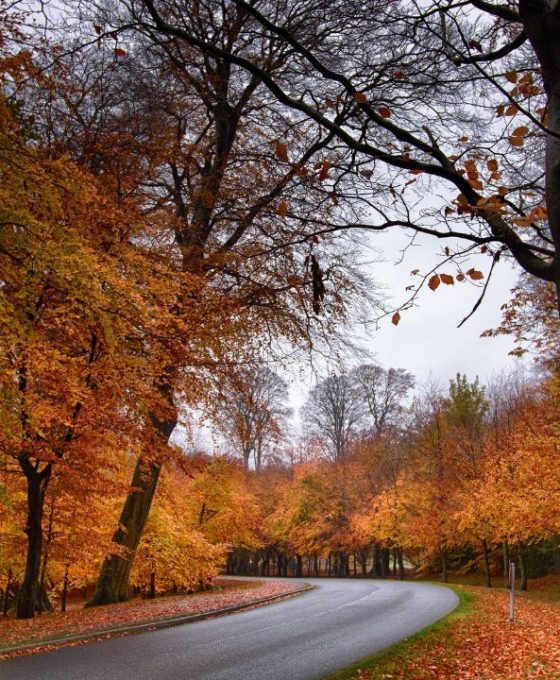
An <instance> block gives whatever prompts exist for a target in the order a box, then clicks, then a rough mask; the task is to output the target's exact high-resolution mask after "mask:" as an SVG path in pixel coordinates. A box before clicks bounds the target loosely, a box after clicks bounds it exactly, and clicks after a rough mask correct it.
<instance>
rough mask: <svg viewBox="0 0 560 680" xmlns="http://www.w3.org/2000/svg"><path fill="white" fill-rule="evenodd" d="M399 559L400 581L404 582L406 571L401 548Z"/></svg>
mask: <svg viewBox="0 0 560 680" xmlns="http://www.w3.org/2000/svg"><path fill="white" fill-rule="evenodd" d="M398 557H399V581H404V577H405V571H404V559H403V550H402V548H399V555H398Z"/></svg>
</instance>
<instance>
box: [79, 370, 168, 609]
mask: <svg viewBox="0 0 560 680" xmlns="http://www.w3.org/2000/svg"><path fill="white" fill-rule="evenodd" d="M159 392H160V394H161V395H162V397H163V398H164V401H165V404H166V407H167V413H166V415H165V417H163V418H162V417H160V415H159V414H155V413H150V420H151V423H152V425H153V427H154V431H155V434H156V439H157V444H159V445H160V446H162V445H166V444H167V442H168V440H169V437H171V433H172V432H173V430H174V429H175V425H176V424H177V409H176V407H175V405H174V403H173V391H172V387H171V384H170V382H169V381H167V382H164V383H162V384H161V385H160V387H159ZM160 472H161V465H160V463H159V462H157V461H156V460H148V459H147V458H139V459H138V462H137V463H136V468H135V469H134V474H133V476H132V483H131V491H130V492H129V494H128V496H127V498H126V501H125V504H124V507H123V509H122V512H121V516H120V518H119V525H118V529H117V530H116V531H115V533H114V534H113V543H114V544H115V551H114V552H112V553H111V554H109V555H108V556H107V557H106V558H105V561H104V563H103V565H102V567H101V572H100V574H99V578H98V580H97V583H96V585H95V592H94V594H93V597H92V599H91V600H90V601H89V602H88V603H87V606H88V607H94V606H98V605H103V604H112V603H115V602H122V601H124V600H127V599H128V595H129V577H130V570H131V568H132V563H133V561H134V556H135V554H136V548H137V547H138V544H139V543H140V539H141V538H142V534H143V532H144V527H145V525H146V521H147V520H148V515H149V513H150V508H151V506H152V501H153V498H154V495H155V492H156V488H157V483H158V479H159V475H160Z"/></svg>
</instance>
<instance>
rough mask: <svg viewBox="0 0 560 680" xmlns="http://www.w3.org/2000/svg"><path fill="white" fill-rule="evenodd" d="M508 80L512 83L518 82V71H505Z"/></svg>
mask: <svg viewBox="0 0 560 680" xmlns="http://www.w3.org/2000/svg"><path fill="white" fill-rule="evenodd" d="M504 75H505V78H506V80H508V81H509V82H510V83H516V82H517V71H507V72H506V73H504Z"/></svg>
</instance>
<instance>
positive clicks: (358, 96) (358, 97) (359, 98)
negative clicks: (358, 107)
mask: <svg viewBox="0 0 560 680" xmlns="http://www.w3.org/2000/svg"><path fill="white" fill-rule="evenodd" d="M352 96H353V97H354V101H356V102H358V104H365V103H366V102H367V95H366V93H365V92H354V94H353V95H352Z"/></svg>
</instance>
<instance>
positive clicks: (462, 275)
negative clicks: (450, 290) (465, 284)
mask: <svg viewBox="0 0 560 680" xmlns="http://www.w3.org/2000/svg"><path fill="white" fill-rule="evenodd" d="M455 278H456V279H457V281H464V280H465V275H464V274H457V276H456V277H455Z"/></svg>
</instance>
